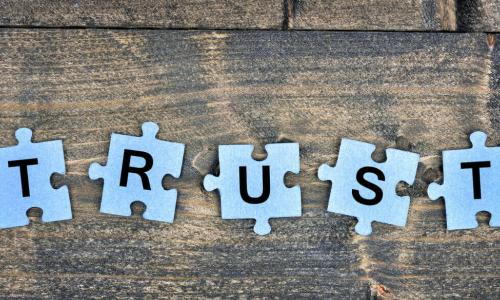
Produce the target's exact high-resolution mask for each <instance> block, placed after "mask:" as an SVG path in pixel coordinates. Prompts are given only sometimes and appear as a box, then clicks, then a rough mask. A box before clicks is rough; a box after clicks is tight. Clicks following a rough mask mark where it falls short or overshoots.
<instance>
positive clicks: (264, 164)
mask: <svg viewBox="0 0 500 300" xmlns="http://www.w3.org/2000/svg"><path fill="white" fill-rule="evenodd" d="M265 148H266V151H267V158H266V159H265V160H263V161H255V160H254V159H253V158H252V152H253V149H254V147H253V146H252V145H220V146H219V162H220V176H218V177H216V176H213V175H207V176H206V177H205V179H204V181H203V184H204V187H205V189H206V190H207V191H213V190H215V189H218V190H219V193H220V197H221V213H222V218H223V219H255V220H256V223H255V226H254V231H255V233H257V234H260V235H265V234H268V233H270V232H271V226H270V225H269V219H270V218H280V217H299V216H301V215H302V205H301V196H300V188H299V187H298V186H295V187H291V188H289V187H287V186H285V183H284V180H285V178H284V177H285V174H286V173H288V172H293V173H298V172H299V171H300V158H299V145H298V144H297V143H280V144H268V145H266V147H265Z"/></svg>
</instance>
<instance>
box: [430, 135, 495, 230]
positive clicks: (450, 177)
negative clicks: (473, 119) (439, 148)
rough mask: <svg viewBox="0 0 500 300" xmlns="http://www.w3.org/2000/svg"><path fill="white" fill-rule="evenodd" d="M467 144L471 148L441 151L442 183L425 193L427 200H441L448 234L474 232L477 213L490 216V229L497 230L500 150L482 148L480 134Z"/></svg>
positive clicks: (482, 136)
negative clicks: (443, 201)
mask: <svg viewBox="0 0 500 300" xmlns="http://www.w3.org/2000/svg"><path fill="white" fill-rule="evenodd" d="M470 141H471V142H472V148H469V149H460V150H448V151H443V173H444V182H443V184H437V183H431V184H430V185H429V188H428V190H427V193H428V194H429V198H430V199H431V200H436V199H438V198H439V197H444V200H445V205H446V225H447V228H448V230H456V229H470V228H476V227H477V226H478V224H477V220H476V214H477V213H478V212H480V211H487V212H490V213H491V219H490V226H492V227H498V226H500V201H499V198H500V188H499V183H500V147H486V145H485V143H486V134H485V133H483V132H480V131H477V132H474V133H472V134H471V135H470ZM474 177H475V179H474ZM475 181H476V186H474V182H475Z"/></svg>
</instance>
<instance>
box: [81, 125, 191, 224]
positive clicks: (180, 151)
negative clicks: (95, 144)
mask: <svg viewBox="0 0 500 300" xmlns="http://www.w3.org/2000/svg"><path fill="white" fill-rule="evenodd" d="M158 130H159V127H158V125H156V124H155V123H152V122H146V123H144V124H143V125H142V132H143V136H141V137H135V136H128V135H122V134H116V133H113V134H112V135H111V143H110V146H109V154H108V163H107V165H106V166H105V167H103V166H101V165H99V164H97V163H93V164H92V165H91V166H90V169H89V176H90V178H91V179H94V180H95V179H98V178H103V179H104V188H103V194H102V201H101V212H102V213H107V214H114V215H119V216H130V215H131V208H130V205H131V204H132V203H133V202H135V201H141V202H142V203H144V204H145V205H146V211H145V212H144V215H143V217H144V218H145V219H148V220H153V221H163V222H169V223H171V222H173V221H174V215H175V205H176V202H177V190H175V189H171V190H165V189H164V188H163V184H162V181H163V178H164V177H165V176H166V175H167V174H169V175H171V176H173V177H176V178H178V177H179V176H180V174H181V169H182V161H183V157H184V145H183V144H179V143H172V142H167V141H162V140H158V139H156V134H157V133H158Z"/></svg>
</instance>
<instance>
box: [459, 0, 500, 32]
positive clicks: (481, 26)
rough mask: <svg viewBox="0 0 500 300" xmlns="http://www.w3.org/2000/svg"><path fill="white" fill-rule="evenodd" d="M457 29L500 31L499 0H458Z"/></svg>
mask: <svg viewBox="0 0 500 300" xmlns="http://www.w3.org/2000/svg"><path fill="white" fill-rule="evenodd" d="M457 21H458V29H459V30H461V31H486V32H499V31H500V0H472V1H471V0H458V1H457Z"/></svg>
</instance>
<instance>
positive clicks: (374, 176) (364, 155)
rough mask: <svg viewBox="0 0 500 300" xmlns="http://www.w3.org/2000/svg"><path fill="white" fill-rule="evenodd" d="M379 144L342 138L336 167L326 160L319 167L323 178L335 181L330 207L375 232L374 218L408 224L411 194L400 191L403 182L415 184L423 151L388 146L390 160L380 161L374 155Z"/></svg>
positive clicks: (359, 229)
mask: <svg viewBox="0 0 500 300" xmlns="http://www.w3.org/2000/svg"><path fill="white" fill-rule="evenodd" d="M374 150H375V145H372V144H368V143H364V142H359V141H355V140H350V139H342V142H341V144H340V150H339V156H338V159H337V163H336V166H335V167H330V166H328V165H326V164H324V165H322V166H321V167H320V168H319V170H318V177H319V179H321V180H329V181H331V182H332V189H331V192H330V199H329V203H328V209H327V210H328V211H329V212H334V213H339V214H344V215H348V216H353V217H356V218H357V219H358V223H357V224H356V227H355V230H356V232H357V233H359V234H362V235H369V234H371V232H372V225H371V223H372V222H373V221H377V222H382V223H387V224H392V225H397V226H405V224H406V219H407V216H408V209H409V206H410V197H408V196H404V197H400V196H398V195H397V194H396V185H397V184H398V183H399V182H402V181H403V182H406V183H408V184H412V183H413V181H414V180H415V175H416V172H417V167H418V161H419V155H418V154H416V153H412V152H407V151H402V150H397V149H387V150H386V156H387V161H386V162H384V163H377V162H375V161H373V160H372V158H371V155H372V153H373V151H374Z"/></svg>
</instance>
